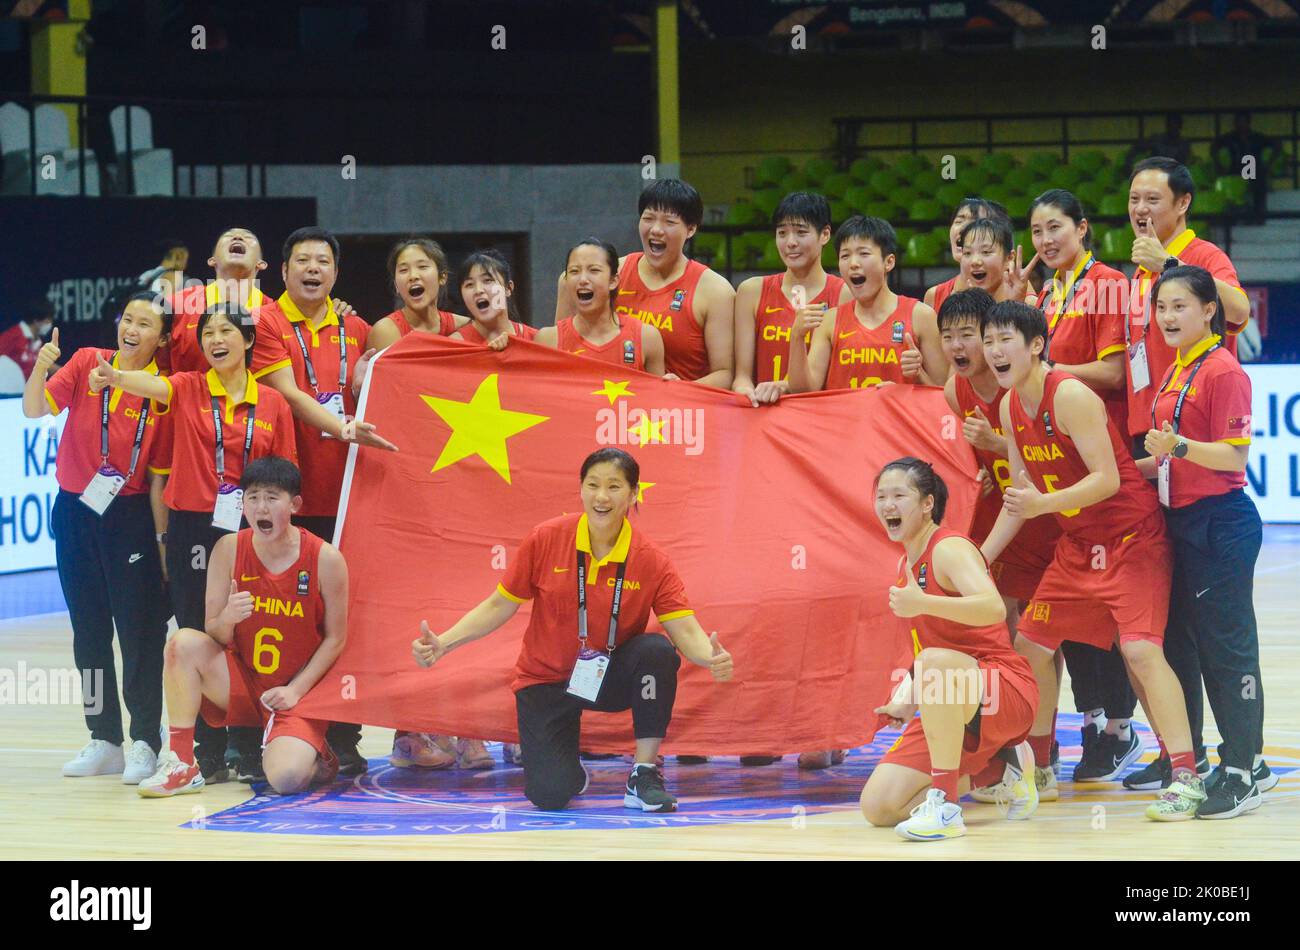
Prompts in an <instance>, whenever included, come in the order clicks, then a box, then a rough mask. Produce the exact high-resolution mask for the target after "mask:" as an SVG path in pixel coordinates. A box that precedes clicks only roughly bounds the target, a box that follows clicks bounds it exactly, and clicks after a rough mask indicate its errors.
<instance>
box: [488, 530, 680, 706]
mask: <svg viewBox="0 0 1300 950" xmlns="http://www.w3.org/2000/svg"><path fill="white" fill-rule="evenodd" d="M579 551H583V552H585V553H586V556H587V632H588V638H587V645H588V646H589V647H590V648H591V649H596V650H602V651H603V650H604V649H605V648H606V647H607V645H608V642H609V617H610V609H611V607H612V606H613V600H614V579H615V575H616V574H617V571H618V567H617V565H618V564H619V563H620V562H625V563H626V564H627V569H626V571H625V573H624V576H623V601H622V606H621V607H620V610H619V617H618V630H617V633H616V634H615V641H614V642H615V645H616V646H617V645H619V644H623V643H626V642H627V641H628V640H630V639H631V638H632V637H635V636H639V635H640V634H643V633H645V628H646V625H647V624H648V623H649V621H650V611H651V610H653V611H654V612H655V615H656V616H657V617H658V618H659V622H660V623H663V622H664V621H666V620H675V619H677V618H678V617H687V616H690V615H691V614H693V613H694V612H695V611H693V610H691V608H690V605H689V604H688V603H687V600H686V589H685V588H684V587H683V586H682V580H681V578H680V577H679V576H678V575H677V571H676V570H674V569H673V566H672V564H671V562H669V560H668V555H666V554H664V552H663V551H662V550H660V549H659V547H658V546H657V545H656V544H655V543H654V542H653V541H650V540H648V539H646V538H645V537H643V536H642V535H641V533H640V532H639V531H637V532H634V531H633V530H632V525H631V524H629V523H628V521H627V520H626V519H625V520H624V521H623V529H622V531H620V532H619V535H618V541H617V542H615V544H614V548H613V550H611V551H610V552H609V554H607V555H606V556H605V557H604V558H602V559H601V560H599V561H593V560H592V558H591V536H590V534H589V532H588V529H587V516H586V515H585V514H583V515H563V516H561V517H559V518H552V519H551V520H550V521H544V522H542V523H541V524H539V525H538V526H537V527H536V528H534V529H533V530H532V531H531V532H530V533H529V535H528V537H526V538H524V541H523V544H521V545H520V546H519V550H518V551H517V552H516V553H515V556H514V558H513V559H512V560H511V562H510V567H509V569H508V570H507V571H506V576H505V579H504V580H503V581H502V582H501V583H500V584H498V585H497V592H498V593H500V594H501V595H502V596H503V597H506V598H508V599H510V600H513V601H515V602H516V603H523V602H524V601H526V600H533V614H532V617H531V618H530V620H529V621H528V629H527V630H526V631H524V643H523V648H522V649H521V650H520V651H519V659H518V661H516V663H515V678H514V682H513V683H512V684H511V688H512V689H514V690H515V692H518V691H519V690H521V689H523V688H524V687H526V686H535V685H536V684H538V683H562V682H566V681H567V680H568V679H569V675H570V674H571V673H572V672H573V666H574V663H575V662H576V661H577V657H578V650H579V647H580V643H579V640H578V587H577V570H578V552H579Z"/></svg>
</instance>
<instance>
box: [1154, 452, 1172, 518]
mask: <svg viewBox="0 0 1300 950" xmlns="http://www.w3.org/2000/svg"><path fill="white" fill-rule="evenodd" d="M1172 462H1173V460H1172V459H1171V458H1170V457H1169V456H1168V455H1166V456H1165V457H1164V458H1162V459H1161V460H1160V461H1159V462H1158V463H1156V494H1158V495H1159V496H1160V504H1162V505H1164V506H1165V507H1166V508H1168V507H1169V469H1170V467H1171V466H1172Z"/></svg>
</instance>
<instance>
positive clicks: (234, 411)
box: [153, 369, 298, 511]
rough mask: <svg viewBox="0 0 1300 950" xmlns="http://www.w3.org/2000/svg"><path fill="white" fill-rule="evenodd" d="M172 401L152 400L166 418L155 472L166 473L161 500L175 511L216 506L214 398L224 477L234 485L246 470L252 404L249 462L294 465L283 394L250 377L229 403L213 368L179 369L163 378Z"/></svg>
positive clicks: (290, 424) (294, 452) (289, 415)
mask: <svg viewBox="0 0 1300 950" xmlns="http://www.w3.org/2000/svg"><path fill="white" fill-rule="evenodd" d="M167 385H168V387H169V388H170V389H171V399H170V401H169V402H168V404H167V405H165V406H163V405H159V404H158V403H154V404H153V409H154V411H155V412H158V414H159V415H162V416H164V417H165V418H167V419H168V423H167V425H166V426H164V440H165V443H164V444H167V445H169V446H170V451H169V452H168V453H167V455H166V456H163V455H161V454H160V455H159V458H158V461H157V463H156V464H157V466H158V469H157V470H158V471H160V472H163V473H165V474H168V475H170V477H169V478H168V480H167V490H166V492H165V493H164V494H163V500H164V501H165V502H166V503H167V507H168V508H171V509H173V510H175V511H212V510H213V508H215V507H216V504H217V468H216V443H217V432H216V425H215V424H214V422H213V420H212V399H213V397H216V399H217V404H218V406H223V407H224V412H223V413H222V419H221V442H222V445H223V446H224V448H225V456H226V472H225V480H226V481H227V482H230V483H231V484H234V485H238V484H239V478H240V476H241V475H242V474H243V473H244V438H245V435H246V433H247V431H248V429H247V426H248V411H249V409H250V408H253V410H254V411H253V445H252V448H251V450H250V451H249V453H248V460H249V461H250V462H251V461H252V460H253V459H256V458H261V457H262V456H264V455H279V456H283V457H284V458H287V459H288V460H289V461H291V462H293V463H294V464H297V462H298V453H297V450H296V449H295V446H294V437H293V414H292V413H291V412H290V411H289V404H288V403H287V402H285V400H284V397H283V396H281V395H280V394H279V393H278V392H276V391H275V390H274V389H272V388H271V387H270V386H259V385H258V384H257V381H256V380H254V379H253V378H252V377H251V376H250V377H249V380H248V385H247V387H246V390H245V392H244V398H243V399H242V400H241V401H240V402H238V403H233V404H232V403H231V401H230V397H229V396H228V395H227V394H226V390H225V387H224V386H222V385H221V380H220V379H218V378H217V371H216V370H215V369H210V370H208V371H207V372H206V373H177V374H176V375H174V376H171V377H169V378H168V379H167Z"/></svg>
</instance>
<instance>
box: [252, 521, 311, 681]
mask: <svg viewBox="0 0 1300 950" xmlns="http://www.w3.org/2000/svg"><path fill="white" fill-rule="evenodd" d="M295 530H297V532H298V544H299V549H298V560H296V561H294V563H293V564H292V565H291V566H290V567H289V568H287V569H286V570H284V571H282V572H281V573H279V574H272V573H270V572H269V571H268V570H267V569H266V568H265V567H264V566H263V565H262V562H261V561H260V560H259V559H258V557H257V552H256V551H255V550H253V529H252V528H244V529H243V530H242V531H240V532H239V534H238V535H237V536H236V540H235V568H234V580H235V583H236V584H238V586H239V589H240V590H245V591H248V592H249V593H250V594H252V595H253V613H252V615H251V616H249V617H248V619H247V620H243V621H240V623H238V624H237V625H236V626H235V640H234V650H235V655H236V656H238V657H239V659H240V660H241V661H242V662H243V663H244V665H245V666H247V667H248V668H249V669H250V670H252V672H253V682H254V683H255V685H256V686H257V688H258V689H259V690H260V691H261V692H265V691H266V690H268V689H271V688H273V687H275V686H284V685H285V684H286V683H288V682H289V681H290V680H291V679H293V678H294V677H295V676H297V675H298V672H299V671H300V670H301V669H302V668H303V667H304V666H306V665H307V662H308V661H309V660H310V659H311V658H312V656H313V654H315V652H316V648H317V647H319V646H320V643H321V640H322V639H323V638H324V636H325V601H324V600H323V599H322V598H321V593H320V549H321V545H322V544H324V543H325V542H324V541H322V540H321V539H320V538H318V537H316V535H314V534H312V533H311V532H310V531H306V530H304V529H302V528H297V529H295ZM261 692H259V693H258V695H261Z"/></svg>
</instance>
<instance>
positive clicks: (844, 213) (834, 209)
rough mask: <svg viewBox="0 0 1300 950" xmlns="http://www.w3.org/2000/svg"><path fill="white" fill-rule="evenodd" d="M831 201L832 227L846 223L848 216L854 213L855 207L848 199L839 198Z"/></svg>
mask: <svg viewBox="0 0 1300 950" xmlns="http://www.w3.org/2000/svg"><path fill="white" fill-rule="evenodd" d="M830 202H831V227H836V226H838V225H841V224H843V223H844V221H845V219H846V218H849V217H851V216H852V215H853V209H852V208H851V207H850V206H849V203H848V202H847V201H842V200H841V199H839V198H832V199H830Z"/></svg>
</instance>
